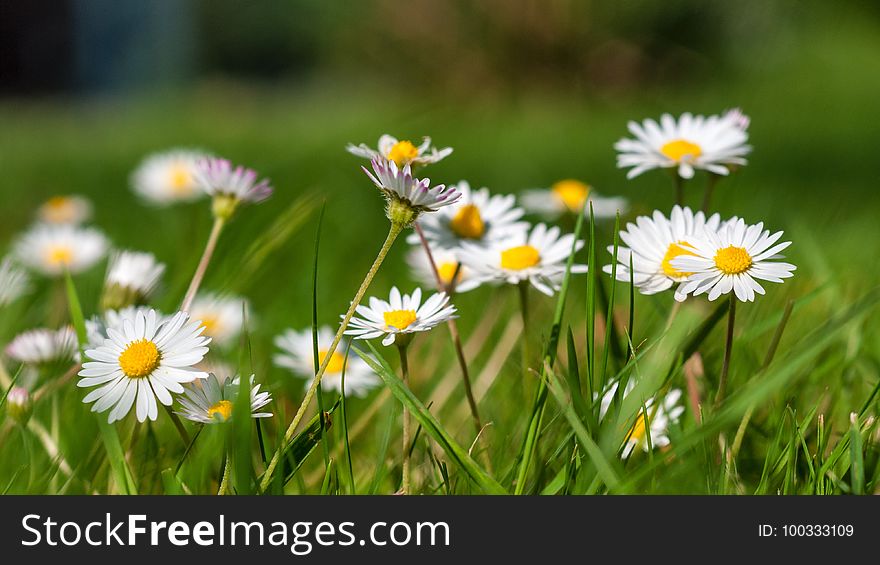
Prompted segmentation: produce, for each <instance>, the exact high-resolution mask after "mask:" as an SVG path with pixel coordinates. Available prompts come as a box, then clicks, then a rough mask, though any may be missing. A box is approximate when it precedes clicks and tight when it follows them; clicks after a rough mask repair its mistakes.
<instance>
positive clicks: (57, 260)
mask: <svg viewBox="0 0 880 565" xmlns="http://www.w3.org/2000/svg"><path fill="white" fill-rule="evenodd" d="M107 247H108V242H107V238H106V237H104V234H102V233H101V232H100V231H98V230H96V229H94V228H78V227H75V226H71V225H47V224H38V225H37V226H35V227H34V228H32V229H31V230H30V231H28V232H27V233H25V234H24V235H23V236H22V237H21V238H20V239H19V240H18V242H17V243H16V245H15V253H16V255H17V257H18V260H19V261H21V263H22V264H24V265H26V266H28V267H30V268H32V269H34V270H36V271H39V272H40V273H42V274H44V275H47V276H53V277H57V276H60V275H62V274H64V271H70V273H71V274H76V273H80V272H82V271H85V270H86V269H88V268H89V267H91V266H92V265H94V264H95V263H97V262H98V261H99V260H100V259H101V258H102V257H104V255H105V254H106V253H107Z"/></svg>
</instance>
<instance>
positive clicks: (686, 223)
mask: <svg viewBox="0 0 880 565" xmlns="http://www.w3.org/2000/svg"><path fill="white" fill-rule="evenodd" d="M720 223H721V219H720V217H719V216H718V214H713V215H712V216H710V217H709V218H708V219H706V217H705V215H704V214H703V213H702V212H696V213H694V212H693V211H692V210H691V209H690V208H688V207H684V208H682V207H680V206H675V207H673V208H672V213H671V214H670V215H669V218H667V217H666V216H664V215H663V213H662V212H660V211H659V210H655V211H654V213H653V215H652V216H650V217H648V216H639V217H638V218H636V221H635V223H634V224H633V223H628V224H627V226H626V229H625V230H621V232H620V239H621V241H622V244H621V245H620V246H618V248H617V263H618V264H617V280H619V281H622V282H627V283H628V282H629V281H630V279H632V282H633V285H634V286H635V287H636V288H638V289H639V292H641V293H642V294H656V293H658V292H662V291H664V290H668V289H669V288H671V287H672V286H673V285H674V284H677V283H683V282H684V281H686V280H687V278H688V276H690V273H688V272H685V271H680V270H678V269H676V268H675V267H674V266H673V264H672V261H673V259H675V258H676V257H679V256H681V255H692V254H693V252H694V250H693V249H692V248H691V246H690V243H688V242H689V241H690V240H691V238H693V237H694V236H695V235H697V234H702V233H703V230H713V231H714V230H717V229H718V227H719V224H720ZM608 252H609V253H611V254H612V255H613V254H614V247H613V246H609V247H608ZM630 260H632V266H633V273H632V275H630V271H629V263H630ZM603 270H604V271H605V272H606V273H608V274H609V275H610V274H611V273H612V270H613V266H612V265H605V267H604V269H603Z"/></svg>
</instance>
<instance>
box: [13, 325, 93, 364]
mask: <svg viewBox="0 0 880 565" xmlns="http://www.w3.org/2000/svg"><path fill="white" fill-rule="evenodd" d="M6 355H7V357H9V358H10V359H13V360H15V361H18V362H19V363H24V364H25V365H45V364H47V363H55V362H58V361H73V360H74V359H75V358H76V355H77V340H76V334H75V333H74V331H73V328H71V327H64V328H61V329H60V330H50V329H46V328H37V329H34V330H28V331H26V332H23V333H20V334H18V335H17V336H15V338H14V339H13V340H12V341H11V342H9V345H7V346H6Z"/></svg>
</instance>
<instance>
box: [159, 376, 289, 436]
mask: <svg viewBox="0 0 880 565" xmlns="http://www.w3.org/2000/svg"><path fill="white" fill-rule="evenodd" d="M249 382H250V389H251V417H252V418H271V417H272V413H271V412H260V411H259V410H260V409H261V408H263V407H264V406H266V405H267V404H269V403H270V402H272V395H270V394H269V393H268V392H260V385H258V384H254V375H251V377H250V379H249ZM239 386H241V379H240V378H239V377H235V378H234V379H232V378H230V377H226V378H224V379H223V380H222V381H221V380H220V378H219V377H217V376H216V375H214V374H213V373H212V374H210V375H209V376H208V378H207V379H200V380H197V381H193V382H191V383H187V384H186V385H184V387H183V396H179V397H178V398H177V400H178V402H180V406H181V410H175V411H174V413H175V414H179V415H180V416H183V417H184V418H186V419H187V420H190V421H193V422H199V423H201V424H217V423H221V422H226V421H227V420H229V418H231V417H232V409H233V408H234V406H235V401H236V400H237V399H238V387H239Z"/></svg>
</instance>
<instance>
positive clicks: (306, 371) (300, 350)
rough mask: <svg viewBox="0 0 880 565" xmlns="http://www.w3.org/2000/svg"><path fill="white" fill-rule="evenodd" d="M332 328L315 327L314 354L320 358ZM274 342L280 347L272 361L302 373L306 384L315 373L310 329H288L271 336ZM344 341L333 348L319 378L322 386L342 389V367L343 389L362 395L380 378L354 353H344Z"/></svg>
mask: <svg viewBox="0 0 880 565" xmlns="http://www.w3.org/2000/svg"><path fill="white" fill-rule="evenodd" d="M333 333H334V332H333V330H331V329H330V328H329V327H328V326H323V327H321V328H319V329H318V357H319V360H320V361H321V362H323V361H324V358H325V357H327V346H329V345H330V343H331V342H332V341H333ZM275 346H276V347H278V349H280V350H281V352H280V353H277V354H275V357H274V361H275V364H276V365H277V366H279V367H283V368H285V369H290V370H291V371H292V372H293V373H294V374H295V375H297V376H300V377H304V378H305V379H307V380H306V387H308V385H309V384H311V382H310V381H311V379H312V378H314V376H315V364H314V352H313V349H312V330H311V329H306V330H303V331H299V332H298V331H295V330H292V329H289V330H287V331H285V332H284V333H282V334H281V335H279V336H277V337H276V338H275ZM339 349H341V350H342V351H345V344H344V343H343V345H342V347H341V348H338V349H337V350H336V351H334V352H333V355H332V356H331V357H330V363H329V364H328V365H327V370H326V372H325V373H324V378H323V379H321V386H322V387H323V389H324V390H332V391H335V392H342V369H343V366H344V367H345V392H346V394H353V395H354V396H359V397H362V396H366V394H367V393H368V392H369V391H370V390H372V389H374V388H376V387H377V386H378V385H379V384H380V383H381V381H380V380H379V377H377V376H376V374H375V373H374V372H373V370H372V369H370V367H369V365H367V364H366V363H365V362H364V360H363V359H361V358H360V357H358V356H357V355H349V356H348V361H346V360H345V355H344V354H343V353H341V352H340V351H339Z"/></svg>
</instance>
